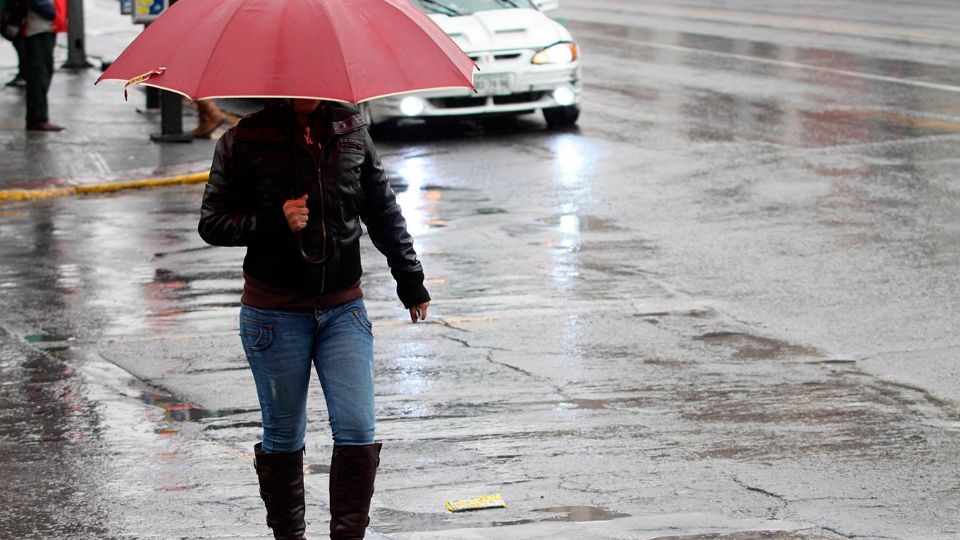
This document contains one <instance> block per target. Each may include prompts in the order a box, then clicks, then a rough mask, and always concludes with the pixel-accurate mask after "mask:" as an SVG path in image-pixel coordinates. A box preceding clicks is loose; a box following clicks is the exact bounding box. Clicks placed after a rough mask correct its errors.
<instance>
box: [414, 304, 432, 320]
mask: <svg viewBox="0 0 960 540" xmlns="http://www.w3.org/2000/svg"><path fill="white" fill-rule="evenodd" d="M429 305H430V302H424V303H422V304H420V305H419V306H414V307H412V308H410V322H412V323H416V322H417V321H418V320H420V321H423V320H426V318H427V306H429Z"/></svg>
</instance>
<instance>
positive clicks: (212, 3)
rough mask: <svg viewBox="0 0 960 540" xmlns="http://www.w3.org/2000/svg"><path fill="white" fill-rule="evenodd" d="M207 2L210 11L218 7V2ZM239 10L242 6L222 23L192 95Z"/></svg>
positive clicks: (198, 88)
mask: <svg viewBox="0 0 960 540" xmlns="http://www.w3.org/2000/svg"><path fill="white" fill-rule="evenodd" d="M209 4H210V11H213V10H214V9H216V8H217V7H218V2H209ZM241 10H242V6H241V8H240V9H237V10H236V11H234V12H233V13H231V14H230V18H229V19H227V22H226V24H224V25H223V27H222V28H221V29H220V35H218V36H217V42H216V43H217V44H216V46H214V47H213V50H212V51H210V56H208V57H207V62H206V63H205V64H204V65H203V71H202V72H201V73H202V75H200V78H199V80H198V81H197V86H196V87H195V88H194V89H193V95H194V96H196V95H197V92H199V90H200V85H201V84H203V80H204V78H206V76H207V68H208V67H210V62H211V61H212V60H213V57H214V56H215V54H216V52H217V50H218V49H219V48H220V44H221V43H222V41H221V39H222V38H223V35H224V34H225V33H227V28H229V27H230V25H231V24H233V19H234V18H235V17H236V16H237V15H238V14H239V13H240V11H241ZM190 99H193V100H196V99H195V98H193V97H191V98H190Z"/></svg>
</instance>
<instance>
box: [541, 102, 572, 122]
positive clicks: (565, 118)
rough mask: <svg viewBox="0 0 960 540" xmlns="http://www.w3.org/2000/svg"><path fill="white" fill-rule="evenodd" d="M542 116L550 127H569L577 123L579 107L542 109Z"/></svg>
mask: <svg viewBox="0 0 960 540" xmlns="http://www.w3.org/2000/svg"><path fill="white" fill-rule="evenodd" d="M543 118H544V120H546V121H547V125H548V126H550V127H569V126H572V125H574V124H576V123H577V119H578V118H580V107H578V106H576V105H570V106H569V107H551V108H549V109H544V110H543Z"/></svg>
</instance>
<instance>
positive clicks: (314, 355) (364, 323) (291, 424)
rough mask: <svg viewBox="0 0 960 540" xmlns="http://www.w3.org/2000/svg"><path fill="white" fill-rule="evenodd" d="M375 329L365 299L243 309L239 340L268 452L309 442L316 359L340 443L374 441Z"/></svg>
mask: <svg viewBox="0 0 960 540" xmlns="http://www.w3.org/2000/svg"><path fill="white" fill-rule="evenodd" d="M372 330H373V326H372V325H371V324H370V319H369V318H368V317H367V310H366V308H365V307H364V305H363V299H362V298H358V299H356V300H353V301H351V302H347V303H346V304H343V305H339V306H336V307H333V308H329V309H325V310H320V309H317V310H289V311H288V310H282V311H281V310H270V309H259V308H254V307H251V306H247V305H244V306H243V307H241V308H240V340H241V341H242V342H243V350H244V352H245V353H246V355H247V361H248V362H249V363H250V369H251V371H253V379H254V381H255V383H256V385H257V397H258V398H259V399H260V414H261V415H262V417H263V451H265V452H293V451H295V450H299V449H300V448H302V447H303V445H304V439H305V436H306V430H307V387H308V386H309V384H310V378H311V373H310V366H311V364H312V365H313V366H315V367H316V369H317V375H318V376H319V378H320V385H321V387H322V388H323V397H324V399H325V400H326V402H327V411H328V414H329V421H330V429H331V431H332V432H333V441H334V444H338V445H347V446H361V445H367V444H373V442H374V441H373V430H374V419H375V417H376V412H375V410H374V404H373V331H372Z"/></svg>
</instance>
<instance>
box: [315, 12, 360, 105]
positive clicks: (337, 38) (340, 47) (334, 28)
mask: <svg viewBox="0 0 960 540" xmlns="http://www.w3.org/2000/svg"><path fill="white" fill-rule="evenodd" d="M317 4H318V5H319V6H320V9H322V10H323V12H324V14H326V16H327V20H328V21H330V28H331V31H332V32H333V38H334V39H333V41H334V42H335V43H336V44H337V50H338V51H339V52H340V58H341V59H342V60H343V65H344V66H345V67H346V65H347V57H346V56H344V54H343V45H342V44H341V43H340V36H339V34H337V25H335V24H333V19H331V18H330V12H329V11H328V10H327V6H326V4H324V3H323V2H317ZM344 75H345V78H346V79H347V85H348V86H349V87H350V98H351V99H353V100H355V99H357V95H356V93H354V91H353V81H351V80H350V70H349V69H346V70H345V71H344Z"/></svg>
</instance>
